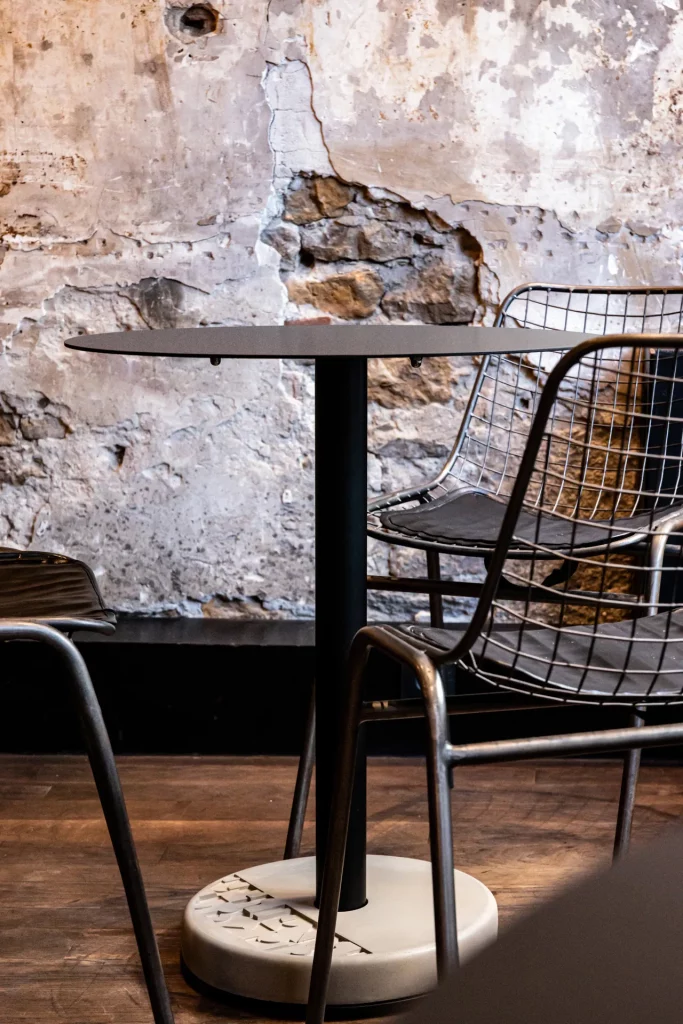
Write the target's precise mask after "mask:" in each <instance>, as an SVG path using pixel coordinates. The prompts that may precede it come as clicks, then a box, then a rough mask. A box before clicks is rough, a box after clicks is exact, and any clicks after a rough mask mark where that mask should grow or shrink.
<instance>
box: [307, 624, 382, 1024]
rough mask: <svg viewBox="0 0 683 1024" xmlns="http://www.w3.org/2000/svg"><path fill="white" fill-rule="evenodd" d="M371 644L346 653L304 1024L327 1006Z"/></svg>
mask: <svg viewBox="0 0 683 1024" xmlns="http://www.w3.org/2000/svg"><path fill="white" fill-rule="evenodd" d="M370 646H371V641H370V640H369V639H368V637H367V636H366V635H365V633H364V631H361V632H360V633H359V634H358V635H357V636H356V638H355V640H354V642H353V646H352V648H351V654H350V661H349V688H348V692H347V697H346V705H345V707H344V710H343V717H342V721H341V728H340V734H339V741H338V748H337V763H336V768H335V774H334V787H333V790H332V805H331V808H330V826H329V832H328V837H327V850H326V854H325V866H324V869H323V877H322V885H321V888H320V913H319V915H318V925H317V928H316V935H315V951H314V954H313V966H312V969H311V984H310V988H309V993H308V1007H307V1010H306V1024H323V1021H324V1020H325V1007H326V1004H327V990H328V987H329V981H330V972H331V970H332V954H333V951H334V936H335V930H336V926H337V913H338V911H339V898H340V896H341V887H342V877H343V874H344V858H345V855H346V840H347V836H348V831H349V818H350V816H351V800H352V797H353V781H354V775H355V764H356V751H357V748H358V729H359V727H360V714H361V701H362V695H363V681H364V676H365V666H366V663H367V658H368V653H369V649H370Z"/></svg>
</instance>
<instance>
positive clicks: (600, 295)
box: [368, 284, 683, 626]
mask: <svg viewBox="0 0 683 1024" xmlns="http://www.w3.org/2000/svg"><path fill="white" fill-rule="evenodd" d="M682 321H683V287H679V288H645V287H640V288H608V287H587V286H581V287H573V286H569V285H549V284H526V285H522V286H521V287H518V288H516V289H515V290H514V291H513V292H511V293H510V294H509V295H508V297H507V298H506V299H505V300H504V302H503V303H502V305H501V306H500V309H499V312H498V315H497V317H496V326H497V327H507V328H513V329H515V328H531V329H540V330H568V331H579V332H582V333H590V334H594V335H605V334H630V333H657V334H660V333H677V332H679V331H681V329H683V328H682ZM559 358H560V354H558V353H553V354H534V355H491V356H488V357H484V359H483V360H482V363H481V365H480V368H479V372H478V374H477V377H476V380H475V383H474V386H473V388H472V393H471V396H470V400H469V402H468V404H467V407H466V410H465V414H464V416H463V419H462V423H461V426H460V429H459V431H458V435H457V437H456V439H455V443H454V444H453V447H452V450H451V452H450V454H449V456H448V458H447V460H446V462H445V463H444V465H443V466H442V467H441V469H440V471H439V472H438V473H437V475H436V476H435V477H434V478H433V479H431V480H429V481H427V482H425V483H422V484H418V485H416V486H415V487H411V488H409V489H407V490H403V491H397V492H394V493H392V494H387V495H384V496H382V497H380V498H378V499H376V500H374V501H372V502H371V503H370V504H369V506H368V533H369V534H370V536H372V537H375V538H377V539H379V540H383V541H385V542H387V543H390V544H398V545H401V546H407V547H413V548H420V549H422V550H424V551H425V552H426V555H427V577H428V578H427V579H426V580H424V579H422V580H420V579H406V578H403V579H401V578H398V579H396V578H389V577H376V576H371V577H370V578H369V580H368V586H369V588H370V589H377V590H393V591H406V590H409V591H412V592H422V593H425V592H428V593H429V595H430V611H431V624H432V625H433V626H441V625H443V600H442V596H443V595H444V594H451V595H456V596H458V595H459V596H470V597H472V596H477V594H478V593H479V592H480V589H481V588H480V586H479V585H478V584H475V583H471V582H462V581H453V580H442V579H441V565H440V555H441V554H450V555H465V556H475V557H477V556H478V557H479V558H483V559H484V560H486V558H487V557H488V556H489V554H490V552H491V551H492V549H493V547H494V546H495V543H496V540H497V538H498V533H499V531H500V526H501V523H502V518H503V514H504V511H505V500H506V497H507V495H509V493H510V489H511V487H512V484H513V483H514V480H515V478H516V475H517V472H518V470H519V465H520V460H521V456H522V453H523V451H524V446H525V444H526V440H527V438H528V435H529V430H530V427H531V423H532V421H533V417H534V414H535V411H536V408H537V405H538V400H539V396H540V394H541V392H542V390H543V387H544V385H545V383H546V381H547V378H548V374H549V372H550V371H551V369H552V367H553V366H554V365H555V363H556V362H557V360H558V359H559ZM610 386H612V383H611V382H610ZM623 387H624V378H623V375H622V377H620V378H619V379H618V380H617V381H615V382H614V385H613V393H614V397H615V402H614V403H613V406H609V407H608V406H605V407H603V408H601V409H600V412H599V420H598V419H596V418H595V416H596V415H597V414H596V413H595V412H592V411H591V410H590V409H589V408H588V407H587V406H585V405H579V406H575V407H574V409H573V411H574V420H575V422H574V423H573V425H572V429H580V426H581V423H582V420H583V419H584V418H585V417H586V416H588V415H592V416H593V417H594V418H593V421H592V422H591V427H592V428H593V430H594V432H595V433H596V435H597V433H600V434H601V435H603V436H604V437H610V438H611V441H610V446H609V447H610V448H614V447H615V446H616V445H617V444H618V443H620V442H622V441H627V440H628V439H627V438H626V436H625V435H624V428H623V425H622V424H621V422H620V416H621V401H622V400H623V399H624V398H626V399H627V400H628V397H629V396H625V395H624V392H623ZM639 397H640V396H636V395H632V396H630V399H631V400H633V401H635V400H637V399H638V398H639ZM566 454H567V457H566V459H565V461H564V463H562V461H561V460H560V461H559V462H558V465H557V467H556V476H555V479H554V481H553V487H552V488H550V487H549V488H548V490H547V493H545V494H544V495H543V502H544V506H545V504H547V506H548V508H549V509H551V510H552V509H553V508H556V507H558V506H559V505H561V504H562V503H563V502H565V501H567V500H568V501H569V503H570V504H571V500H572V498H571V494H572V487H573V486H574V483H573V481H574V479H575V477H576V475H577V473H580V472H581V458H579V456H578V453H577V452H575V451H572V452H571V457H570V453H569V451H567V453H566ZM612 457H613V456H612V452H611V451H610V452H609V453H607V454H606V456H605V459H604V460H603V461H604V462H605V468H606V467H607V463H608V461H609V459H611V458H612ZM631 470H632V463H629V464H628V465H627V464H626V463H625V464H624V473H625V476H624V479H626V478H627V477H628V475H629V473H630V472H631ZM596 472H599V469H596ZM594 498H595V501H594V503H593V505H586V507H585V508H583V509H582V514H583V516H585V518H586V519H587V520H592V519H594V518H596V517H598V516H599V514H600V507H601V500H602V499H601V497H600V492H599V490H597V491H596V492H595V494H594ZM540 500H541V499H540V497H538V498H537V501H536V507H539V501H540ZM617 511H618V512H619V514H620V515H622V516H623V517H624V518H629V517H633V516H634V515H635V514H636V509H635V507H634V506H633V505H632V504H631V505H630V504H629V498H628V496H627V495H626V494H624V495H623V496H622V499H621V501H620V503H619V506H618V508H617ZM520 525H521V524H520ZM634 525H635V524H634ZM590 535H591V536H594V534H590ZM547 541H548V544H549V546H551V547H552V548H553V550H555V551H561V550H562V548H563V546H564V545H566V544H567V543H568V541H569V534H568V532H567V527H566V525H564V524H563V523H562V522H561V521H557V522H555V524H554V530H553V534H552V537H550V536H549V537H547ZM624 543H625V544H627V543H628V539H627V538H624ZM570 568H571V567H570V566H564V567H561V568H560V569H559V570H558V571H557V572H556V574H555V576H554V578H555V579H557V580H558V582H561V580H562V573H563V572H567V571H568V570H569V569H570ZM558 573H559V575H558ZM549 599H550V600H552V599H553V598H552V595H551V596H550V598H549Z"/></svg>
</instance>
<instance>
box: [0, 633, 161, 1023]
mask: <svg viewBox="0 0 683 1024" xmlns="http://www.w3.org/2000/svg"><path fill="white" fill-rule="evenodd" d="M0 640H35V641H38V642H39V643H46V644H49V645H50V646H51V647H53V648H54V649H56V650H57V653H58V654H59V656H60V657H61V659H62V662H63V663H64V666H65V668H66V670H67V675H68V680H69V685H70V687H71V691H72V694H73V697H74V702H75V705H76V708H77V711H78V716H79V719H80V723H81V729H82V732H83V737H84V740H85V744H86V748H87V751H88V758H89V760H90V765H91V768H92V773H93V776H94V779H95V784H96V786H97V792H98V794H99V798H100V802H101V804H102V810H103V812H104V817H105V820H106V822H107V828H108V830H109V835H110V837H111V842H112V846H113V847H114V853H115V854H116V860H117V862H118V866H119V871H120V873H121V880H122V881H123V887H124V890H125V893H126V899H127V901H128V909H129V911H130V916H131V920H132V923H133V930H134V932H135V938H136V940H137V946H138V952H139V955H140V961H141V963H142V970H143V974H144V978H145V983H146V985H147V992H148V994H149V1000H150V1003H151V1005H152V1013H153V1015H154V1021H155V1024H173V1022H174V1018H173V1011H172V1009H171V1003H170V999H169V995H168V989H167V987H166V981H165V978H164V973H163V969H162V966H161V958H160V956H159V948H158V946H157V941H156V937H155V935H154V929H153V927H152V919H151V916H150V912H149V907H148V905H147V898H146V896H145V887H144V883H143V881H142V875H141V873H140V866H139V864H138V859H137V855H136V851H135V843H134V841H133V835H132V832H131V828H130V822H129V820H128V814H127V811H126V805H125V802H124V799H123V792H122V790H121V783H120V780H119V776H118V772H117V770H116V763H115V761H114V755H113V753H112V749H111V744H110V742H109V735H108V733H107V729H106V726H105V724H104V719H103V718H102V712H101V710H100V706H99V703H98V701H97V697H96V695H95V691H94V689H93V685H92V682H91V680H90V676H89V674H88V670H87V668H86V666H85V662H84V661H83V658H82V657H81V655H80V653H79V652H78V650H77V649H76V647H75V646H74V645H73V644H72V643H71V642H70V641H69V640H68V639H67V638H66V637H65V636H63V635H62V634H61V633H58V632H57V631H56V630H54V629H51V628H50V627H48V626H40V625H37V624H33V623H14V622H12V623H9V622H7V623H3V624H1V625H0Z"/></svg>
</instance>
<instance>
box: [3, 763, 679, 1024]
mask: <svg viewBox="0 0 683 1024" xmlns="http://www.w3.org/2000/svg"><path fill="white" fill-rule="evenodd" d="M120 769H121V776H122V779H123V785H124V789H125V793H126V797H127V800H128V806H129V810H130V814H131V817H132V819H133V824H134V830H135V836H136V840H137V843H138V849H139V853H140V859H141V862H142V867H143V871H144V874H145V878H146V881H147V886H148V892H149V897H150V903H151V905H152V911H153V915H154V920H155V924H156V928H157V931H158V934H159V936H160V943H161V947H162V954H163V958H164V964H165V967H166V970H167V973H168V977H169V982H170V987H171V990H172V995H173V1000H174V1006H175V1008H176V1013H177V1021H178V1024H199V1022H200V1021H207V1020H208V1021H212V1020H222V1021H230V1020H249V1019H251V1018H250V1017H249V1015H248V1014H247V1013H245V1012H244V1011H243V1010H238V1009H236V1008H226V1007H225V1006H220V1005H217V1004H215V1003H213V1002H211V1001H210V1000H208V999H206V998H203V997H201V996H198V995H197V994H196V993H194V992H193V991H192V990H191V989H190V988H188V986H187V985H186V984H185V982H184V981H183V980H182V978H181V976H180V973H179V969H178V935H179V922H180V916H181V912H182V909H183V906H184V904H185V902H186V901H187V899H188V898H189V897H190V896H191V895H192V894H193V893H194V892H195V891H196V890H197V889H198V888H200V887H201V886H203V885H205V884H206V883H207V882H209V881H212V880H213V879H214V878H216V877H218V876H219V875H221V874H225V873H227V872H229V871H233V870H236V869H239V868H243V867H245V866H247V865H249V864H258V863H261V862H264V861H269V860H274V859H276V858H277V857H278V856H279V855H280V853H281V849H282V845H283V843H284V837H285V830H286V815H287V811H288V803H289V800H290V795H291V789H292V784H293V779H294V771H295V764H294V762H293V760H291V759H285V758H262V759H259V758H249V759H247V758H240V759H235V758H190V757H176V758H160V757H157V758H143V757H129V758H124V759H121V761H120ZM618 784H619V767H618V765H616V764H608V763H604V762H603V763H594V764H590V763H573V764H558V763H557V762H537V763H534V764H522V765H507V766H505V765H504V766H490V767H475V768H472V767H470V768H462V769H460V770H458V771H457V772H456V790H455V792H454V799H453V807H454V845H455V852H456V863H457V864H458V866H459V867H461V868H463V869H464V870H466V871H470V872H471V873H472V874H474V875H476V876H477V877H478V878H480V879H481V880H482V881H484V882H485V883H486V884H487V885H488V886H489V887H490V888H491V889H492V890H493V892H494V894H495V895H496V898H497V900H498V903H499V907H500V911H501V920H502V922H503V924H505V923H507V922H509V921H510V920H512V919H513V918H514V917H515V915H517V914H519V913H520V912H521V911H523V910H524V909H525V908H528V907H529V906H531V905H532V904H533V903H534V902H536V901H538V900H539V899H542V898H543V897H545V896H547V895H548V894H549V893H551V892H552V891H553V890H554V889H556V888H557V887H558V886H561V885H563V884H565V883H566V882H568V881H569V880H570V879H572V878H576V877H577V876H578V875H580V874H581V873H582V872H586V871H589V870H591V869H592V868H595V867H597V866H599V865H603V864H606V863H608V861H609V856H610V847H611V840H612V832H613V827H614V818H615V808H616V799H617V794H618ZM682 809H683V768H681V767H654V766H653V767H646V768H645V769H644V770H643V772H642V779H641V785H640V787H639V793H638V806H637V811H636V820H635V839H636V841H637V842H638V843H640V842H643V841H645V840H647V839H649V838H652V837H654V836H656V835H658V834H660V833H661V832H662V831H663V830H664V829H666V828H667V827H670V825H671V823H672V822H674V821H675V820H676V819H677V818H678V817H679V815H680V814H681V810H682ZM311 840H312V829H311V825H310V823H309V825H308V826H307V836H306V841H307V846H308V847H309V848H310V843H311ZM369 848H370V851H371V852H376V853H385V854H404V855H407V856H413V857H422V858H427V857H428V847H427V817H426V794H425V785H424V769H423V766H422V764H421V763H419V762H416V761H404V760H401V761H395V760H394V761H389V760H375V761H373V762H371V765H370V771H369ZM150 1020H151V1017H150V1012H149V1008H148V1004H147V1002H146V997H145V994H144V990H143V988H142V985H141V983H140V975H139V971H138V966H137V960H136V956H135V951H134V946H133V942H132V939H131V935H130V933H129V928H128V921H127V917H126V910H125V904H124V900H123V896H122V893H121V888H120V884H119V879H118V877H117V873H116V867H115V862H114V859H113V855H112V853H111V850H110V847H109V843H108V840H107V835H106V831H105V827H104V823H103V821H102V818H101V815H100V811H99V805H98V802H97V797H96V794H95V791H94V787H93V785H92V782H91V779H90V775H89V772H88V767H87V764H86V762H85V761H84V760H83V759H81V758H74V757H17V756H9V755H8V756H2V757H0V1024H23V1022H26V1024H28V1022H31V1024H35V1022H36V1021H40V1022H41V1024H105V1022H107V1024H109V1022H116V1024H149V1022H150Z"/></svg>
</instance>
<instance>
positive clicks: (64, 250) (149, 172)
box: [0, 0, 683, 617]
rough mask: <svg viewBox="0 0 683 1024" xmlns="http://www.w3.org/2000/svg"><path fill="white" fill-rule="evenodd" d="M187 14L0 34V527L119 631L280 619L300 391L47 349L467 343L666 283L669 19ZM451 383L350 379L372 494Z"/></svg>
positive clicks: (680, 131)
mask: <svg viewBox="0 0 683 1024" xmlns="http://www.w3.org/2000/svg"><path fill="white" fill-rule="evenodd" d="M190 6H191V5H190V4H189V2H188V3H184V2H179V0H178V2H176V0H171V2H169V3H165V2H164V0H152V2H151V3H149V2H148V3H142V2H141V0H107V2H106V3H105V2H104V0H87V2H86V0H65V2H64V3H61V4H59V5H52V6H49V7H48V8H46V7H45V5H39V4H38V3H37V0H27V2H26V3H25V4H24V6H23V8H22V12H21V18H19V17H17V12H16V10H15V9H14V8H13V7H12V5H5V6H4V7H3V8H2V9H1V10H0V88H1V89H2V93H3V96H5V97H6V103H5V109H4V110H3V112H2V115H0V116H1V121H0V339H2V340H3V345H4V350H3V356H2V360H3V374H2V386H1V387H0V527H2V531H3V542H4V543H10V544H16V545H19V546H25V545H32V546H34V547H46V548H51V549H58V550H64V551H67V552H69V553H70V554H73V555H77V556H81V557H84V558H86V559H87V560H88V561H89V562H90V563H91V564H92V565H93V566H94V567H95V569H96V571H97V573H98V576H99V578H100V580H101V582H102V586H103V589H104V592H105V595H106V597H107V599H108V600H109V601H110V603H111V604H112V605H113V606H114V607H116V608H117V609H119V610H123V611H129V612H135V611H140V610H143V611H147V612H154V613H157V614H190V615H202V614H204V615H228V616H231V617H232V616H235V615H237V616H240V615H246V616H254V615H256V616H261V615H272V616H289V615H296V616H310V615H311V614H312V603H313V598H312V579H313V564H312V537H313V523H312V497H313V476H312V473H313V469H312V450H313V437H312V415H313V410H312V395H313V370H312V367H310V366H307V365H304V364H303V363H301V364H300V363H289V362H288V363H285V364H283V365H276V364H274V363H268V362H263V363H261V362H259V363H247V362H245V363H239V362H236V363H231V364H230V365H229V366H228V365H226V364H223V365H222V366H221V367H219V368H212V367H209V366H208V365H207V366H204V365H199V364H190V363H184V362H182V361H173V360H158V361H151V360H143V359H131V360H126V359H123V358H121V357H112V358H104V357H98V356H95V355H93V356H88V355H77V354H74V353H68V352H66V351H65V350H64V348H63V344H62V343H63V340H64V339H65V338H66V337H67V336H69V335H70V334H73V333H76V332H78V331H83V332H85V331H105V330H106V331H114V330H134V329H136V328H141V327H145V326H147V327H167V326H195V325H196V326H199V325H203V324H230V323H240V324H242V323H244V324H268V323H282V322H284V321H285V320H297V319H302V318H303V319H310V318H314V317H320V316H322V317H328V318H330V319H332V320H340V321H343V322H348V321H349V319H354V318H359V317H363V319H364V321H365V322H392V321H395V320H396V319H399V320H401V321H404V322H405V321H408V322H420V321H425V320H426V321H429V322H434V321H436V322H482V323H490V322H491V318H492V316H493V310H494V308H495V305H496V303H497V302H498V301H499V300H500V298H501V297H502V296H503V295H504V294H505V293H506V292H507V291H508V290H509V289H510V288H512V287H513V285H515V284H518V283H520V282H522V281H525V280H530V279H546V280H547V279H549V280H552V281H557V282H561V281H572V282H576V283H581V282H583V283H610V282H612V283H617V284H626V283H640V282H651V283H655V284H666V283H679V282H680V278H681V258H682V254H683V250H682V244H683V228H682V224H683V209H682V208H681V203H682V200H681V196H680V189H679V187H678V181H679V179H680V177H681V171H682V170H683V168H682V167H681V159H682V158H681V153H683V146H682V143H683V72H682V71H681V68H682V67H683V62H682V60H681V58H682V56H683V13H682V12H681V10H680V4H679V3H678V0H662V2H657V0H639V2H638V3H637V4H636V3H635V2H633V0H630V2H626V3H625V4H622V5H620V6H616V5H614V4H613V3H610V2H609V0H567V2H566V3H563V4H558V3H556V2H555V0H540V2H539V0H467V2H466V3H460V2H458V3H456V2H454V0H414V2H412V3H411V4H410V5H408V6H406V5H404V4H399V3H398V2H397V0H380V2H379V3H378V2H376V0H348V2H346V3H344V4H339V3H335V4H333V3H331V0H261V2H260V3H259V2H257V3H247V2H246V0H213V2H212V3H211V4H209V5H205V6H208V7H209V8H211V9H212V10H213V11H215V15H216V17H215V22H214V21H213V20H212V19H211V18H209V20H208V21H206V22H205V23H204V22H202V24H201V25H200V21H201V18H200V19H199V21H196V25H197V27H198V28H202V25H203V26H204V28H206V29H207V30H206V31H204V28H202V31H201V32H199V31H197V32H195V30H194V28H193V27H192V25H190V26H189V28H188V25H187V24H185V25H183V24H182V18H183V13H184V11H185V10H186V9H187V8H189V7H190ZM190 21H192V19H190ZM193 24H195V23H194V22H193ZM311 190H312V191H311ZM347 199H348V201H347ZM296 203H298V204H299V207H298V213H297V212H296V209H295V207H296ZM340 279H341V283H340ZM349 295H351V296H352V297H354V302H355V303H356V305H355V306H349V305H348V303H347V305H344V302H345V301H347V300H346V299H345V298H344V297H345V296H349ZM330 296H332V298H330ZM340 296H341V299H340ZM311 300H312V301H311ZM473 374H474V366H473V364H472V361H471V360H457V359H454V360H433V361H429V362H428V363H426V364H425V366H424V368H423V370H422V372H419V371H417V370H414V369H413V368H411V367H410V366H409V365H408V364H407V363H406V364H405V365H404V364H403V363H402V362H392V361H386V362H382V361H376V362H373V365H372V367H371V386H370V395H371V409H370V426H371V436H370V442H369V474H370V483H371V488H372V490H373V492H377V491H379V490H380V489H388V488H394V487H401V486H404V485H406V484H407V483H408V482H409V481H412V480H415V479H416V478H419V477H422V476H423V475H424V474H425V473H427V472H429V471H431V470H432V469H434V468H436V466H437V465H438V462H439V460H440V459H441V458H442V457H443V454H444V451H445V450H446V449H447V448H448V447H449V446H450V442H451V440H452V437H453V436H454V433H455V430H456V428H457V424H458V421H459V417H460V415H461V413H462V409H463V407H464V403H465V401H466V397H467V391H468V387H469V386H470V384H471V381H472V379H473ZM283 496H286V500H285V497H283ZM370 559H371V565H372V568H373V569H374V570H375V571H387V570H391V571H398V570H402V571H407V570H409V571H411V572H420V571H422V568H423V566H422V556H421V555H416V554H415V553H411V552H407V551H395V550H388V549H386V548H382V547H380V546H374V547H373V548H372V549H371V554H370ZM373 600H374V602H375V603H374V611H375V613H376V614H379V615H387V614H405V613H406V608H409V610H410V612H411V613H412V611H413V610H414V609H415V608H416V607H417V608H419V607H420V602H419V601H414V600H413V599H411V600H410V602H409V603H408V604H406V602H405V601H404V599H402V598H399V597H392V596H387V595H384V596H380V595H377V596H376V597H375V598H373ZM424 606H425V603H424V602H423V604H422V607H424ZM451 612H452V613H453V614H459V613H460V612H462V607H461V606H459V605H457V604H455V603H454V604H451Z"/></svg>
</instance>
